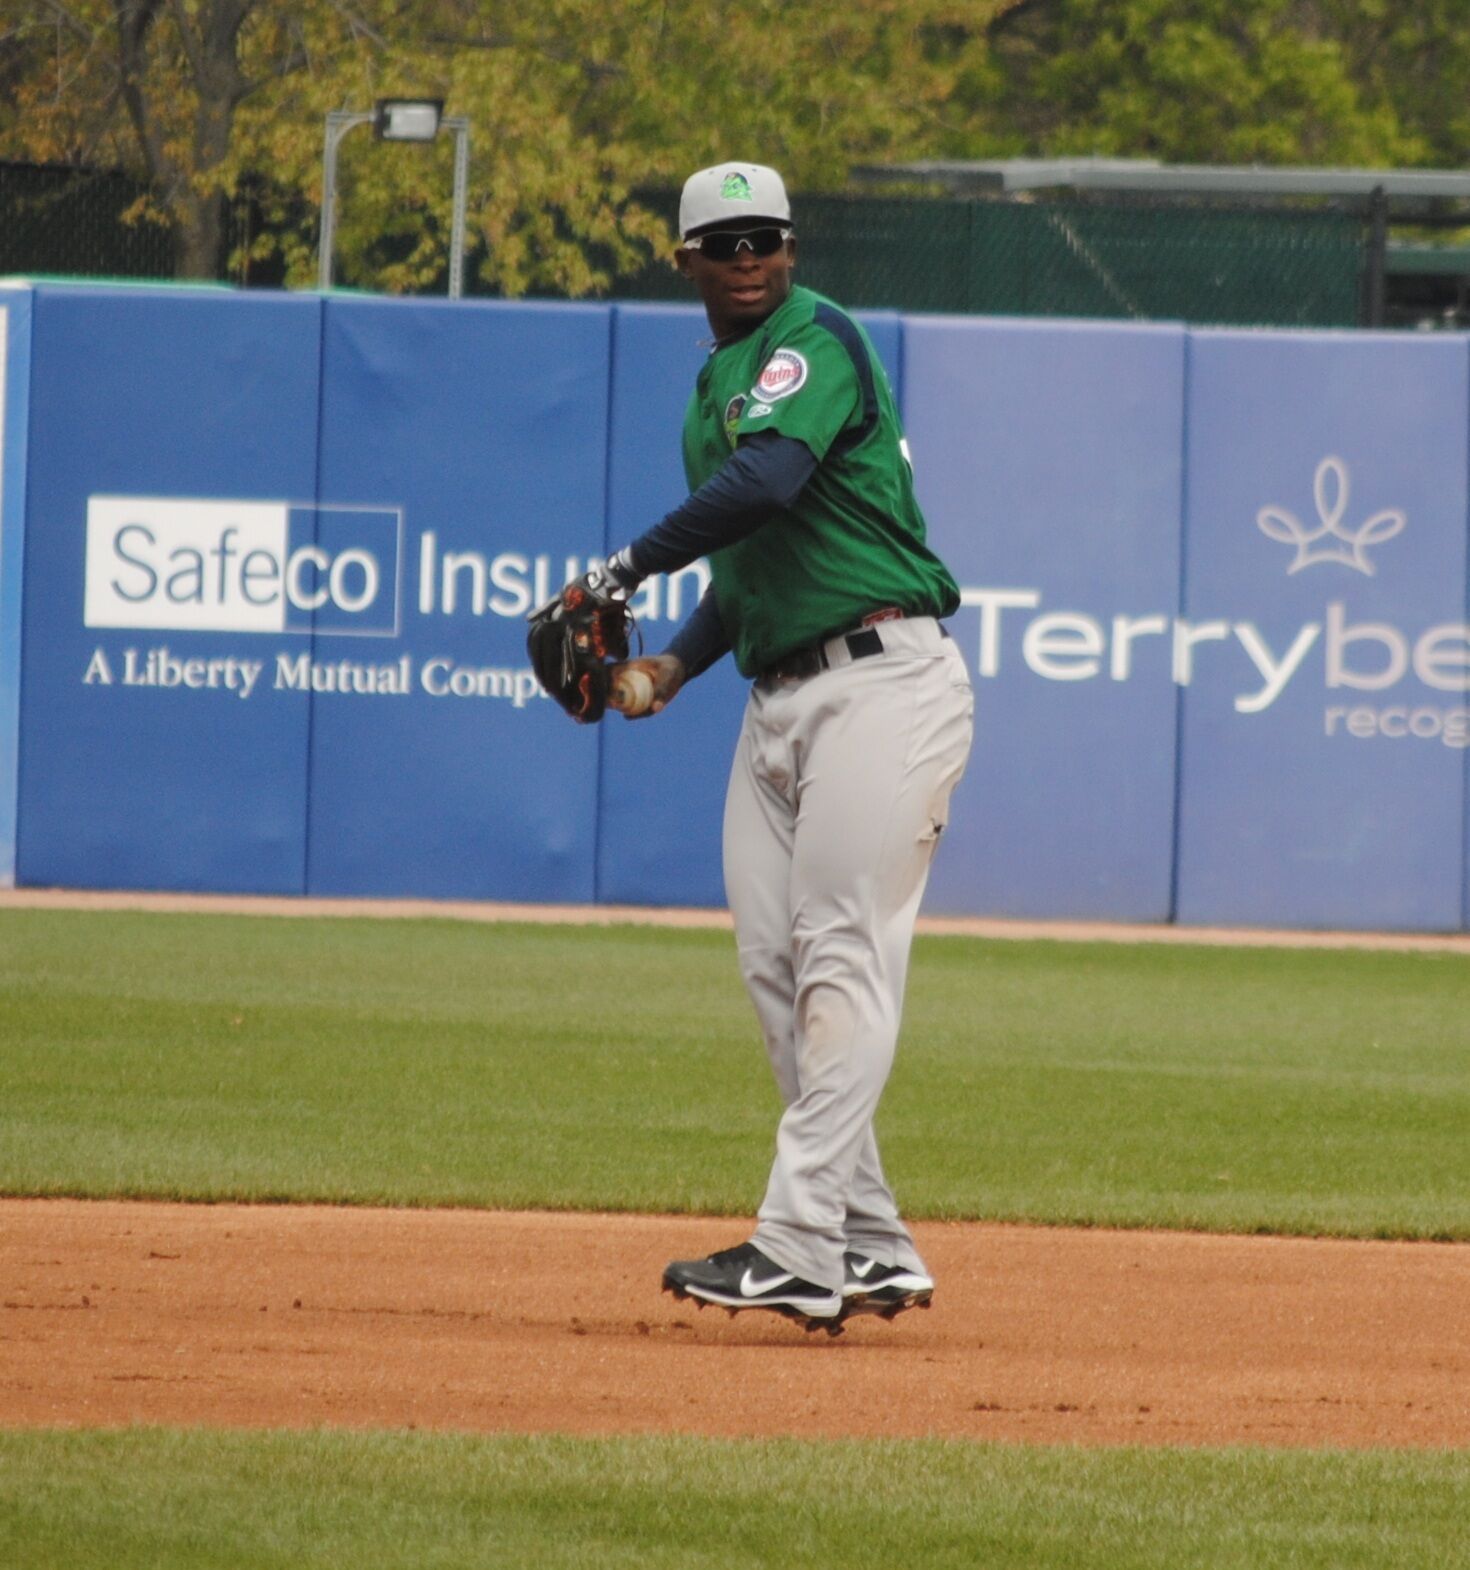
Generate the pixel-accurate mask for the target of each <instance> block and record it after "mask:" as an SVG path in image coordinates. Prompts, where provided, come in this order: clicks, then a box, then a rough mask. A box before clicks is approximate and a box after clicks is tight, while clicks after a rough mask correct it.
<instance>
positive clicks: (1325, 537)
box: [1256, 454, 1408, 578]
mask: <svg viewBox="0 0 1470 1570" xmlns="http://www.w3.org/2000/svg"><path fill="white" fill-rule="evenodd" d="M1349 493H1350V486H1349V484H1348V469H1347V465H1346V464H1345V463H1344V462H1343V461H1342V459H1341V458H1337V457H1333V456H1331V455H1330V454H1329V456H1327V457H1326V458H1324V459H1323V460H1322V462H1321V463H1319V464H1318V465H1317V473H1316V475H1315V476H1314V477H1313V480H1312V498H1313V500H1314V501H1315V502H1316V505H1317V524H1316V526H1315V527H1313V526H1312V525H1310V524H1306V523H1303V522H1302V520H1301V519H1300V518H1298V517H1297V515H1296V514H1295V513H1294V512H1290V511H1288V510H1287V509H1286V508H1285V507H1277V506H1272V505H1267V506H1265V507H1262V508H1261V510H1260V511H1259V512H1258V513H1257V514H1256V526H1257V527H1258V528H1259V529H1260V531H1261V533H1262V534H1264V535H1266V536H1267V537H1268V538H1270V539H1273V540H1279V541H1280V542H1281V543H1282V544H1283V545H1294V546H1296V557H1295V558H1294V560H1293V561H1292V564H1291V566H1289V567H1288V568H1287V569H1286V570H1287V572H1288V573H1293V572H1300V571H1301V570H1302V568H1303V567H1314V566H1317V565H1319V564H1320V563H1322V562H1336V563H1337V564H1338V565H1339V566H1342V567H1351V568H1352V569H1353V571H1354V572H1361V573H1363V574H1364V575H1365V576H1367V577H1369V578H1371V577H1373V576H1374V574H1375V572H1376V571H1377V569H1376V568H1375V567H1374V565H1373V563H1372V562H1371V561H1369V560H1368V546H1370V545H1380V544H1382V542H1383V541H1384V540H1391V539H1392V538H1393V537H1394V535H1396V534H1401V533H1402V532H1403V530H1404V527H1405V525H1406V524H1407V523H1408V519H1407V518H1406V517H1405V516H1404V514H1403V513H1402V512H1400V511H1399V510H1398V509H1397V508H1394V507H1389V508H1385V509H1384V510H1383V511H1382V512H1375V513H1374V514H1373V516H1372V517H1371V518H1368V519H1366V520H1365V521H1364V522H1363V523H1360V524H1359V525H1358V526H1357V527H1356V528H1353V527H1351V526H1350V525H1348V524H1345V523H1344V522H1343V519H1344V517H1345V516H1346V514H1347V507H1348V496H1349ZM1323 541H1326V542H1327V543H1326V544H1323V543H1322V542H1323Z"/></svg>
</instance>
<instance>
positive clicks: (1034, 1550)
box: [0, 1429, 1470, 1570]
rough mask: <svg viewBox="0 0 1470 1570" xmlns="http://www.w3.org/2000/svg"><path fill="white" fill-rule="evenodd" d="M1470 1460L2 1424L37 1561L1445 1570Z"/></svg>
mask: <svg viewBox="0 0 1470 1570" xmlns="http://www.w3.org/2000/svg"><path fill="white" fill-rule="evenodd" d="M1467 1520H1470V1455H1466V1454H1464V1453H1458V1454H1456V1453H1438V1454H1435V1453H1430V1454H1414V1455H1398V1454H1390V1453H1382V1452H1377V1453H1375V1452H1361V1453H1354V1454H1348V1453H1338V1452H1284V1453H1282V1452H1278V1453H1272V1452H1267V1451H1251V1450H1219V1451H1172V1452H1160V1451H1134V1450H1110V1451H1108V1450H1104V1451H1085V1450H1069V1449H1057V1450H1049V1451H1047V1450H1042V1451H1037V1450H1027V1449H1020V1448H1014V1449H1012V1448H1006V1447H1000V1446H988V1445H967V1444H957V1443H941V1442H937V1441H910V1442H903V1443H899V1442H893V1441H881V1442H863V1443H857V1442H847V1443H842V1444H828V1445H811V1444H803V1443H800V1442H797V1441H789V1440H788V1441H777V1442H762V1443H756V1442H752V1441H734V1442H731V1441H714V1440H700V1439H684V1438H659V1439H636V1440H624V1441H608V1440H581V1439H567V1438H524V1437H496V1438H469V1437H461V1436H443V1435H438V1436H435V1435H425V1434H402V1433H397V1434H395V1433H378V1434H370V1435H363V1434H348V1433H343V1432H326V1433H321V1432H318V1433H306V1434H285V1433H277V1434H268V1435H263V1434H255V1435H249V1434H217V1433H209V1432H205V1431H199V1430H192V1431H186V1432H180V1431H171V1430H165V1429H130V1430H119V1431H113V1432H104V1433H75V1432H70V1433H61V1432H55V1431H42V1432H34V1433H27V1434H5V1433H3V1432H0V1564H4V1565H7V1566H10V1565H14V1566H17V1567H20V1566H24V1567H25V1570H343V1567H347V1566H371V1567H372V1570H444V1567H449V1566H454V1567H456V1570H473V1567H477V1566H484V1567H486V1570H490V1567H495V1570H501V1567H506V1566H512V1567H520V1566H535V1567H536V1570H571V1567H587V1570H619V1567H625V1570H745V1567H767V1566H769V1567H771V1570H806V1567H821V1570H827V1567H831V1566H836V1565H893V1566H923V1567H924V1570H948V1567H953V1570H976V1567H984V1570H1008V1567H1022V1566H1024V1567H1026V1570H1190V1567H1201V1570H1203V1567H1208V1570H1237V1567H1238V1570H1245V1567H1270V1570H1308V1567H1322V1570H1355V1567H1361V1570H1394V1567H1403V1570H1450V1567H1454V1566H1462V1567H1463V1566H1465V1565H1467V1564H1470V1543H1467V1538H1466V1534H1465V1522H1466V1521H1467Z"/></svg>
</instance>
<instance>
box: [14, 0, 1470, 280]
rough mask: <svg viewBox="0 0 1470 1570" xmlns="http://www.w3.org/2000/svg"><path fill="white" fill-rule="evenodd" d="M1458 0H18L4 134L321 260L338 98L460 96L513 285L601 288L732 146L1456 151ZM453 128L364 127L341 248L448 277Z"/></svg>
mask: <svg viewBox="0 0 1470 1570" xmlns="http://www.w3.org/2000/svg"><path fill="white" fill-rule="evenodd" d="M1462 7H1463V0H1418V3H1417V4H1416V5H1415V6H1413V7H1408V6H1405V5H1404V4H1403V3H1402V0H850V3H849V4H847V5H846V6H843V7H830V6H827V5H825V4H820V3H818V0H784V3H783V0H747V3H746V4H744V5H742V6H740V7H730V8H723V9H721V8H712V7H707V6H703V5H696V4H694V3H692V0H600V3H598V4H596V5H593V4H590V3H588V0H0V158H16V159H25V160H31V161H37V162H53V163H85V164H90V165H93V166H99V165H100V166H109V167H117V168H124V169H128V170H131V171H133V172H135V173H138V174H140V175H142V176H144V177H145V178H146V180H147V181H148V184H149V189H150V191H151V193H152V195H151V198H150V200H149V202H148V203H146V204H143V205H142V206H140V209H139V211H138V212H137V214H136V215H135V216H136V217H137V218H138V219H139V221H146V220H147V219H149V218H155V219H167V220H168V221H169V222H170V224H171V225H172V229H173V233H174V234H175V236H176V244H177V267H178V271H179V273H180V274H181V275H185V276H211V275H213V274H214V273H215V271H216V269H217V268H218V266H219V263H220V260H221V256H220V253H221V247H222V242H223V235H224V219H225V212H226V203H227V201H228V200H229V199H230V198H231V197H232V196H237V195H238V194H239V193H241V192H249V193H250V194H251V195H252V198H253V200H254V201H255V202H256V204H257V206H258V207H260V208H262V209H263V211H264V217H265V220H266V221H265V223H264V224H263V225H262V226H260V227H261V233H262V235H263V237H261V238H257V239H256V240H255V241H254V242H252V244H253V247H254V249H255V250H256V252H257V253H259V252H261V251H264V250H267V249H277V250H279V251H280V252H281V253H282V254H283V256H284V258H285V261H286V264H287V269H288V277H289V278H290V280H291V281H292V282H295V283H306V282H309V281H310V280H311V278H312V277H313V276H314V272H315V265H316V262H315V247H316V227H317V217H316V212H317V207H318V205H319V203H320V198H321V191H320V182H321V162H322V132H323V124H324V118H325V115H326V114H327V112H328V111H329V110H333V109H361V108H366V107H369V106H370V105H371V103H372V102H373V101H374V100H375V99H376V98H378V97H384V96H414V95H424V96H433V97H442V98H444V99H445V100H446V106H447V111H448V112H449V113H452V114H460V115H465V116H467V117H468V118H469V120H470V122H471V125H472V135H473V153H472V163H471V215H470V219H471V222H470V228H471V240H472V253H473V256H474V258H475V264H476V265H477V266H478V269H479V273H480V277H481V280H482V281H483V282H484V283H485V284H488V285H490V286H492V287H496V288H499V289H501V290H503V291H504V292H506V293H508V294H516V293H522V292H525V291H527V290H555V291H558V292H570V293H586V292H596V291H598V290H602V289H606V288H607V287H608V286H609V285H610V283H611V281H612V280H613V278H615V277H616V276H617V275H618V274H619V273H620V272H625V271H627V270H629V269H631V268H633V267H636V266H638V265H639V264H641V263H642V262H643V261H644V260H646V258H647V257H648V255H649V254H650V252H651V251H653V250H667V248H668V244H669V241H670V238H671V237H670V236H669V235H668V234H667V233H666V232H665V231H664V229H663V227H662V226H661V224H660V223H659V222H658V221H657V220H656V219H655V218H654V216H653V215H652V214H651V213H649V212H648V211H646V210H645V209H644V208H643V207H642V206H641V205H640V204H639V202H638V201H637V199H636V196H635V193H636V192H637V191H638V190H639V189H640V188H643V187H648V186H654V185H662V186H668V185H672V184H677V182H678V181H679V180H680V179H681V178H682V176H683V175H684V174H685V173H687V172H688V170H689V169H691V168H694V167H697V166H699V165H700V164H702V163H705V162H711V161H714V160H716V159H720V158H726V157H742V158H751V159H757V160H760V161H763V162H771V163H776V164H779V165H780V166H781V167H782V169H783V171H784V172H785V173H786V174H787V177H788V179H789V181H790V183H791V184H792V186H793V188H794V189H795V190H797V191H801V190H803V189H805V190H828V191H830V190H836V189H841V188H842V187H843V186H844V185H845V184H846V182H847V175H848V170H849V168H850V166H851V165H852V164H854V163H863V162H866V163H873V162H883V161H889V160H892V161H898V160H905V159H913V158H921V157H940V156H946V157H965V158H976V157H995V156H1006V155H1017V154H1033V155H1060V154H1087V153H1108V154H1114V155H1119V156H1153V157H1158V158H1162V159H1165V160H1169V161H1190V162H1242V161H1259V162H1263V163H1295V162H1338V163H1356V164H1389V163H1400V164H1413V163H1420V164H1424V163H1435V162H1438V163H1448V164H1458V163H1461V162H1463V161H1464V160H1465V151H1466V147H1467V144H1470V96H1467V95H1466V94H1465V92H1464V90H1463V83H1464V82H1465V80H1466V71H1465V68H1466V67H1467V66H1470V29H1467V28H1466V26H1465V24H1464V22H1463V19H1462V16H1461V15H1460V11H1461V9H1462ZM449 161H450V147H449V144H448V142H447V140H441V143H439V144H436V145H435V146H434V147H431V148H426V147H413V146H399V147H391V146H388V145H387V144H378V145H374V144H373V142H372V139H371V137H370V136H369V134H368V133H367V132H365V131H363V132H358V133H354V134H353V135H352V136H350V137H349V138H348V139H347V140H346V141H345V142H344V144H343V147H342V152H341V166H340V184H339V196H340V204H341V205H340V211H339V224H340V228H339V241H338V248H337V251H338V274H339V276H340V277H342V278H344V279H347V280H351V281H354V282H358V283H362V284H365V285H369V286H372V287H377V288H386V289H394V290H414V289H420V288H424V287H428V286H430V285H431V284H432V283H433V282H434V281H435V280H436V279H437V278H439V277H441V276H442V270H443V267H444V258H445V251H446V244H447V236H448V231H449V213H448V208H449V199H450V189H451V178H450V164H449Z"/></svg>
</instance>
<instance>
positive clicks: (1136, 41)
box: [970, 0, 1424, 164]
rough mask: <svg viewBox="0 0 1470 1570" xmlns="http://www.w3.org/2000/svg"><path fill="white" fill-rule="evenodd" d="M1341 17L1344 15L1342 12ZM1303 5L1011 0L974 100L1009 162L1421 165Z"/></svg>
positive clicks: (1331, 35) (1339, 46) (1295, 1)
mask: <svg viewBox="0 0 1470 1570" xmlns="http://www.w3.org/2000/svg"><path fill="white" fill-rule="evenodd" d="M1345 8H1346V7H1345ZM1327 20H1328V19H1327V18H1325V17H1323V18H1321V19H1318V18H1316V17H1314V16H1311V15H1309V14H1307V13H1306V12H1305V10H1304V8H1303V6H1302V4H1301V3H1300V0H1013V3H1011V4H1010V5H1009V6H1007V8H1006V9H1005V10H1004V11H1003V12H1002V13H1000V14H999V15H998V16H997V17H996V18H995V20H994V22H993V23H992V24H991V26H990V27H989V28H988V30H987V32H988V41H989V45H990V49H989V58H988V61H987V66H986V71H985V74H984V77H983V78H982V79H981V80H980V81H979V82H977V83H976V84H974V88H973V91H972V92H971V94H970V103H971V106H972V116H971V123H972V124H973V123H983V124H984V125H985V126H986V127H987V129H988V130H989V132H990V135H991V136H993V137H997V138H999V139H1001V140H1002V141H1003V142H1004V144H1005V145H1006V150H1007V151H1008V152H1015V153H1023V152H1024V153H1031V154H1050V155H1061V154H1070V155H1079V154H1089V153H1090V154H1103V155H1111V156H1114V157H1120V156H1128V157H1154V158H1159V159H1162V160H1164V161H1167V162H1178V163H1263V164H1286V163H1302V164H1315V163H1341V164H1374V163H1396V162H1401V161H1414V160H1416V159H1418V158H1419V157H1422V154H1423V152H1424V147H1423V144H1422V142H1420V141H1419V140H1417V139H1416V138H1415V137H1413V136H1412V135H1410V134H1407V133H1406V132H1405V131H1404V129H1403V127H1402V126H1401V124H1400V122H1399V118H1398V116H1397V114H1396V112H1395V110H1394V107H1393V106H1392V105H1391V104H1389V103H1388V102H1387V101H1385V100H1384V98H1383V97H1382V95H1381V94H1373V93H1366V92H1365V91H1364V90H1363V84H1362V83H1361V81H1360V80H1359V79H1358V78H1357V77H1356V76H1355V74H1354V69H1353V67H1354V60H1353V57H1352V55H1351V52H1350V51H1349V50H1348V49H1347V48H1346V47H1345V44H1344V40H1343V38H1342V36H1341V34H1340V31H1339V30H1336V29H1335V28H1334V27H1333V26H1330V25H1325V24H1326V22H1327Z"/></svg>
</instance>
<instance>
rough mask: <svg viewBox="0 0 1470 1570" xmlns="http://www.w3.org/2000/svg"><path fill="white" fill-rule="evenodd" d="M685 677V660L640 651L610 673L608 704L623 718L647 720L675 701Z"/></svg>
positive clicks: (673, 656) (673, 655)
mask: <svg viewBox="0 0 1470 1570" xmlns="http://www.w3.org/2000/svg"><path fill="white" fill-rule="evenodd" d="M684 676H685V670H684V662H683V660H681V659H680V658H679V657H678V655H677V654H643V655H639V657H638V658H637V659H635V660H624V661H622V662H621V663H620V664H617V665H614V666H613V668H612V670H611V672H610V673H609V681H608V704H609V706H610V707H611V708H614V709H617V710H618V711H619V712H620V713H621V714H622V715H623V717H624V718H625V719H630V720H644V719H648V718H650V717H651V716H652V715H655V714H659V713H661V712H662V711H663V710H664V709H666V708H667V707H668V706H669V704H671V703H672V702H673V701H674V695H675V694H676V693H677V692H678V690H679V689H680V687H682V686H683V685H684Z"/></svg>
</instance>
